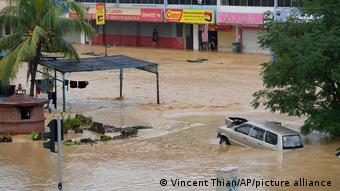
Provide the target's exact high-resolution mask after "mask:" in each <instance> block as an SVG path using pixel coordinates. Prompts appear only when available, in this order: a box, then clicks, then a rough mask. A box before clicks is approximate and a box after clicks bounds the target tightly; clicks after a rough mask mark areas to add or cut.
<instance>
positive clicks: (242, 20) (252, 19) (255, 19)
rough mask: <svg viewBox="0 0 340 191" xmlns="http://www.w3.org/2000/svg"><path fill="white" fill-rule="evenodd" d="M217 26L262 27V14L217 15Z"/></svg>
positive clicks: (220, 13)
mask: <svg viewBox="0 0 340 191" xmlns="http://www.w3.org/2000/svg"><path fill="white" fill-rule="evenodd" d="M217 24H242V25H262V24H263V13H225V12H218V13H217Z"/></svg>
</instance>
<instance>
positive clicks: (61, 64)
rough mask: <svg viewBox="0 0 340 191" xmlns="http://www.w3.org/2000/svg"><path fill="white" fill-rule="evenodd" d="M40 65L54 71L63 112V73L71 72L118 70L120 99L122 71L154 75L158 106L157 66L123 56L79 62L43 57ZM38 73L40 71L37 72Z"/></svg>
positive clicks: (121, 94) (64, 108)
mask: <svg viewBox="0 0 340 191" xmlns="http://www.w3.org/2000/svg"><path fill="white" fill-rule="evenodd" d="M40 65H42V66H46V67H49V68H51V69H54V70H55V73H54V77H53V76H52V78H54V80H55V88H56V89H55V90H57V86H56V82H57V80H58V81H60V82H61V83H62V91H63V111H65V110H66V95H65V82H66V79H65V73H72V72H92V71H103V70H118V69H119V70H120V75H119V79H120V97H122V96H123V70H124V69H126V68H136V69H140V70H144V71H147V72H151V73H153V74H156V83H157V104H159V76H158V64H156V63H152V62H148V61H145V60H140V59H136V58H132V57H129V56H125V55H114V56H105V57H92V58H81V59H80V60H70V59H59V57H45V59H44V60H42V61H40ZM57 71H58V72H60V73H61V74H62V79H58V78H57V73H56V72H57ZM39 72H40V71H39ZM41 73H42V72H41Z"/></svg>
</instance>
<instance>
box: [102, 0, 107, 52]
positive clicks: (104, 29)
mask: <svg viewBox="0 0 340 191" xmlns="http://www.w3.org/2000/svg"><path fill="white" fill-rule="evenodd" d="M106 2H107V0H105V2H104V25H103V42H104V46H105V56H107V44H106V26H105V25H106Z"/></svg>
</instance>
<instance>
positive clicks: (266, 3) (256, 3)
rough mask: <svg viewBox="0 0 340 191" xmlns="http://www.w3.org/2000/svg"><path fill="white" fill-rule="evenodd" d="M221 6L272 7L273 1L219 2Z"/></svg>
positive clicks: (224, 0)
mask: <svg viewBox="0 0 340 191" xmlns="http://www.w3.org/2000/svg"><path fill="white" fill-rule="evenodd" d="M221 5H230V6H257V7H274V0H221Z"/></svg>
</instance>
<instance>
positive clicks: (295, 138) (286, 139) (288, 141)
mask: <svg viewBox="0 0 340 191" xmlns="http://www.w3.org/2000/svg"><path fill="white" fill-rule="evenodd" d="M282 143H283V145H282V146H283V149H295V148H302V147H303V143H302V140H301V137H300V136H299V135H286V136H283V137H282Z"/></svg>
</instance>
